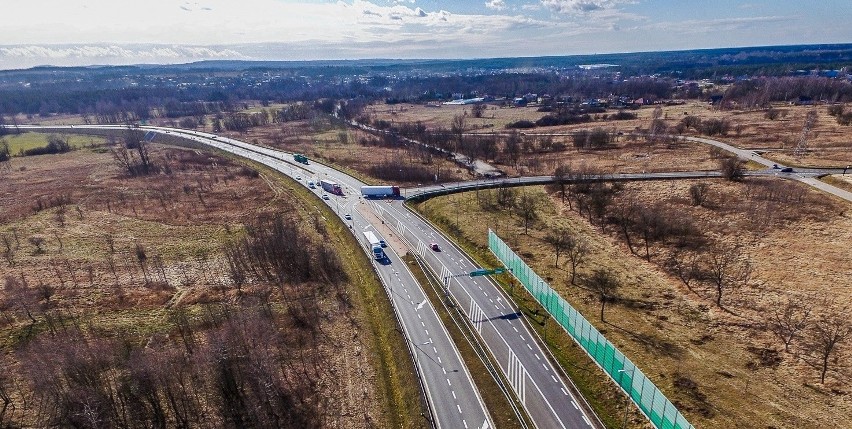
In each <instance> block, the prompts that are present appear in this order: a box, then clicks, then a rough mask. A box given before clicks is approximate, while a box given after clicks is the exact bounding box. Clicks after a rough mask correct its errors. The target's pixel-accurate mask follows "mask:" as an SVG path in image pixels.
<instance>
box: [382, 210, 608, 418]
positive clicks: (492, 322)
mask: <svg viewBox="0 0 852 429" xmlns="http://www.w3.org/2000/svg"><path fill="white" fill-rule="evenodd" d="M371 204H372V205H373V207H374V209H375V210H376V211H377V212H378V213H380V215H381V216H382V217H383V218H384V219H385V221H386V222H387V223H389V224H391V226H393V227H394V228H396V230H397V232H398V233H399V234H401V235H402V236H403V237H404V238H405V239H406V240H407V241H408V242H409V243H410V245H411V246H412V248H413V249H414V251H415V252H417V254H418V255H420V256H421V257H422V258H423V259H424V260H425V261H426V264H427V265H429V266H430V267H431V268H432V270H433V271H434V272H436V273H439V275H440V278H441V279H442V280H443V281H444V283H445V285H446V286H447V287H448V291H449V293H450V295H452V297H453V298H454V299H455V301H456V302H457V303H458V305H459V307H460V309H461V310H462V311H463V312H464V313H465V314H466V315H467V317H468V318H469V320H470V321H471V323H472V324H473V326H474V328H475V330H476V331H477V332H478V333H479V335H480V336H481V338H482V339H483V341H484V342H485V344H486V345H487V347H488V349H489V350H490V351H491V353H492V355H493V356H494V357H495V359H496V360H497V361H498V363H499V366H500V369H501V370H502V371H503V374H504V376H505V377H506V379H508V380H509V384H510V385H511V387H512V389H513V390H514V392H515V394H516V395H517V397H518V399H519V400H520V402H521V403H522V404H523V406H524V408H525V409H526V410H527V413H528V414H529V415H530V417H531V419H532V420H533V421H534V422H535V424H536V426H538V427H539V428H584V427H597V425H596V424H595V423H593V422H595V420H593V419H596V417H594V416H591V417H590V416H589V414H587V413H586V412H585V411H584V403H583V402H581V401H582V399H578V398H577V397H576V396H574V394H573V392H572V388H571V386H569V385H568V384H567V383H566V381H565V379H564V374H562V372H561V371H560V370H558V369H557V368H556V367H554V366H553V364H552V363H551V362H550V360H549V359H548V356H549V355H548V354H547V352H546V351H545V350H544V349H543V348H542V347H541V346H540V345H539V343H538V342H537V341H536V337H535V335H534V334H533V333H532V332H531V331H530V330H529V328H528V327H527V325H526V323H525V321H524V319H523V317H522V315H521V313H520V311H519V310H518V309H516V308H515V307H513V305H512V304H511V300H510V299H508V298H507V297H506V295H504V294H503V292H502V290H501V289H500V287H499V286H497V285H496V284H494V283H493V282H492V281H491V280H490V279H489V278H488V277H476V278H472V277H469V276H468V275H467V274H468V273H470V272H471V271H473V270H475V269H478V268H480V267H478V266H477V265H476V264H475V263H474V262H473V261H472V260H471V259H470V258H468V257H467V255H466V254H465V253H464V252H463V251H462V250H461V249H459V248H457V247H456V246H455V245H454V244H453V243H452V242H451V241H449V240H448V239H446V237H444V236H443V235H442V234H440V233H439V232H438V231H436V230H435V229H434V228H433V227H432V226H431V225H430V224H429V223H428V222H426V221H425V220H424V219H422V218H421V217H419V216H418V215H416V214H414V213H412V212H411V211H410V210H408V208H407V207H405V205H404V204H403V202H402V201H398V200H397V201H393V202H391V203H388V202H383V201H382V202H372V203H371ZM431 243H437V244H438V246H439V249H440V250H439V251H435V250H432V249H431V248H430V244H431Z"/></svg>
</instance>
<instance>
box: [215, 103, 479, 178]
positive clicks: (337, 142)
mask: <svg viewBox="0 0 852 429" xmlns="http://www.w3.org/2000/svg"><path fill="white" fill-rule="evenodd" d="M223 135H228V136H230V137H233V138H236V139H241V140H243V141H247V142H251V143H256V144H262V145H266V146H270V147H274V148H278V149H282V150H286V151H291V152H297V153H303V154H305V155H306V156H307V157H308V158H311V159H316V160H319V161H320V162H323V163H326V164H329V165H332V166H334V167H335V168H338V169H340V170H342V171H346V172H347V173H349V174H351V175H353V176H355V177H358V178H359V179H360V180H362V181H364V182H366V183H370V184H382V183H393V184H396V185H400V186H415V185H417V184H418V183H422V182H424V180H411V179H409V180H406V179H404V178H403V179H400V180H397V179H383V178H381V177H377V175H376V174H375V173H374V172H373V171H371V169H373V168H375V167H376V166H379V165H382V164H387V165H389V166H392V167H388V168H391V169H395V168H399V169H401V170H403V171H405V170H407V169H408V168H412V167H414V168H422V169H423V170H424V171H426V172H428V173H429V176H430V179H429V180H430V181H434V176H435V175H437V176H438V181H439V182H452V181H458V180H466V179H469V178H472V177H471V176H470V175H469V174H468V172H467V170H465V169H463V168H461V167H460V166H458V165H457V164H455V163H453V162H452V161H449V160H447V159H444V158H442V157H440V156H436V155H429V154H427V153H424V151H422V150H421V149H420V148H419V147H409V146H394V147H389V146H383V145H363V144H360V143H359V142H360V141H362V140H363V139H369V138H371V137H373V136H371V135H370V134H368V133H366V132H363V131H360V130H354V129H351V128H346V127H341V126H336V125H333V124H331V123H329V122H328V120H326V119H318V120H313V121H293V122H286V123H283V124H273V125H269V126H266V127H255V128H252V129H251V130H250V131H248V132H247V133H245V134H239V133H228V132H225V133H223Z"/></svg>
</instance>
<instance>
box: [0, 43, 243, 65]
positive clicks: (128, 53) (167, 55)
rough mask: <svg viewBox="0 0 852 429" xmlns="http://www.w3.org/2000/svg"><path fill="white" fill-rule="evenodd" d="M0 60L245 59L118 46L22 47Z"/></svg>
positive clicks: (218, 52)
mask: <svg viewBox="0 0 852 429" xmlns="http://www.w3.org/2000/svg"><path fill="white" fill-rule="evenodd" d="M0 57H4V58H7V59H9V58H12V59H35V60H43V61H47V62H49V61H51V60H83V61H89V64H91V63H92V62H93V61H94V62H97V61H100V60H105V59H127V60H132V61H137V62H138V61H144V60H146V59H158V60H163V59H181V60H187V59H189V60H193V59H194V60H199V59H213V58H230V59H241V58H246V57H245V56H244V55H242V54H240V53H239V52H237V51H235V50H233V49H228V48H223V49H215V48H210V47H204V46H146V47H140V48H130V47H124V46H118V45H80V46H56V45H53V46H52V45H47V46H43V45H26V46H4V47H0Z"/></svg>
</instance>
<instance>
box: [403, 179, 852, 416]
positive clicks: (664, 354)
mask: <svg viewBox="0 0 852 429" xmlns="http://www.w3.org/2000/svg"><path fill="white" fill-rule="evenodd" d="M698 183H704V184H705V185H706V186H707V193H708V197H707V201H706V202H705V204H704V206H693V205H691V204H690V196H689V192H690V191H689V189H690V187H691V186H692V185H695V184H698ZM781 186H782V188H784V189H787V190H788V192H789V193H787V194H784V195H786V196H784V197H779V196H778V189H779V188H778V187H777V186H774V185H773V184H772V182H769V181H763V180H749V181H746V182H744V183H733V182H724V181H721V180H711V181H704V182H699V181H665V182H643V183H632V184H626V185H625V186H624V188H623V189H622V190H620V191H619V194H618V196H617V197H616V198H617V200H621V201H623V200H626V199H634V200H635V201H640V202H646V203H649V204H655V203H656V204H658V207H661V209H660V210H663V211H664V213H668V216H675V217H676V218H678V219H684V218H685V219H688V221H689V222H691V223H692V224H693V225H694V226H695V227H696V228H697V230H698V231H701V235H702V236H703V237H704V240H706V241H707V243H706V244H705V245H704V246H703V247H702V248H701V250H699V251H698V252H697V253H699V254H702V255H704V256H706V255H707V254H709V253H710V252H711V250H710V249H711V247H712V246H726V245H734V244H736V245H738V246H739V247H738V249H739V251H740V252H742V255H741V256H742V259H745V260H749V261H751V266H752V267H753V272H752V275H751V278H750V281H749V282H748V284H747V285H745V286H742V287H739V288H736V289H733V290H731V291H730V292H726V295H725V297H724V300H723V305H724V308H723V309H720V308H719V307H717V306H716V305H715V301H714V300H715V290H714V289H713V288H712V287H711V285H710V283H709V282H708V281H706V280H705V281H700V280H693V281H692V282H691V283H690V287H686V286H685V285H684V283H683V282H681V281H680V280H679V279H678V277H677V276H675V275H673V274H672V272H671V271H670V270H668V269H666V262H667V261H668V260H669V256H670V255H672V253H673V252H675V247H673V246H672V244H671V243H668V244H663V243H660V242H651V244H650V246H649V250H648V254H649V255H650V257H649V259H650V260H648V259H646V257H645V256H646V254H645V249H644V246H643V243H642V240H641V239H640V238H638V237H634V241H633V247H634V250H635V252H636V253H632V252H631V251H630V250H628V247H627V245H626V244H625V240H624V239H623V236H622V235H621V233H620V232H619V230H618V228H617V226H615V225H612V224H609V225H605V226H604V227H603V230H602V227H601V226H600V225H599V224H598V223H590V222H589V219H588V217H587V216H586V215H585V214H584V215H582V216H580V215H578V214H577V212H576V211H573V210H570V209H569V207H568V205H567V204H563V203H562V202H561V197H560V196H559V194H558V192H557V191H556V190H554V189H549V188H547V189H546V188H542V187H536V188H525V189H523V190H521V189H519V190H518V191H517V192H518V193H519V195H520V193H524V192H526V193H529V194H530V195H532V196H533V198H534V200H535V201H538V202H537V203H536V204H537V205H538V207H539V208H538V216H539V219H538V220H537V221H535V222H534V223H533V225H532V226H531V228H530V229H529V233H528V234H524V227H523V226H522V222H521V219H520V215H519V214H518V213H517V212H515V211H513V210H512V211H510V210H494V209H492V208H490V206H489V205H488V204H483V203H480V202H478V201H486V200H488V199H491V200H492V201H493V199H494V198H496V197H497V196H496V195H497V191H496V190H495V191H490V192H489V191H480V193H479V195H477V193H473V192H471V193H465V194H459V195H450V196H444V197H438V198H434V199H431V200H428V201H426V202H425V203H421V204H420V205H418V209H419V210H420V211H421V212H423V213H424V214H426V215H427V216H429V217H430V218H431V219H432V220H433V221H436V222H437V223H438V224H439V225H442V226H443V227H444V229H445V230H447V231H456V232H455V235H456V238H457V239H459V240H461V241H462V242H465V243H472V244H473V245H475V246H476V248H477V249H479V251H480V253H482V254H484V253H485V252H486V251H484V250H483V249H485V248H486V245H487V243H486V231H487V228H488V227H490V228H492V229H495V230H496V231H497V233H498V234H499V235H501V236H502V237H503V238H504V240H506V241H507V243H508V244H509V245H511V246H513V248H514V249H515V250H516V252H518V253H519V254H520V255H522V256H523V257H524V259H525V260H526V262H527V263H528V264H530V265H531V266H532V267H533V268H534V269H535V270H536V271H537V272H538V273H539V274H540V275H541V276H542V277H544V278H546V279H547V280H548V281H549V283H550V284H551V285H552V286H553V287H554V288H555V289H556V290H558V291H559V292H560V294H561V295H562V296H563V297H565V298H566V299H567V300H568V301H569V302H571V303H572V305H574V306H575V307H576V308H578V309H579V310H580V311H581V312H582V313H583V314H584V315H585V316H586V317H587V319H589V320H590V321H591V322H592V323H594V324H595V325H596V327H597V328H598V329H600V330H601V332H604V333H605V335H606V336H607V337H608V338H609V339H610V340H611V341H613V343H615V344H616V345H617V346H618V347H619V348H620V349H621V350H622V351H623V352H624V353H625V354H626V355H627V356H628V357H630V358H631V359H632V360H633V361H634V362H636V363H637V365H638V366H639V367H640V368H642V370H643V372H644V373H646V374H647V375H648V376H649V377H650V378H651V379H652V380H653V381H654V382H655V383H656V384H657V386H658V387H660V388H661V389H662V390H663V391H664V392H666V394H667V396H668V397H669V398H670V399H672V400H673V401H674V402H675V403H676V404H678V406H679V408H680V409H681V411H683V412H684V413H685V414H686V416H687V417H688V418H689V420H690V422H691V423H692V424H694V425H695V426H696V427H702V428H704V427H707V428H733V427H742V428H769V427H772V428H802V427H825V428H845V427H849V426H850V424H852V418H850V416H852V392H850V390H849V383H848V380H849V379H850V377H852V371H850V368H852V366H850V352H851V351H852V339H849V338H847V339H846V341H845V342H844V343H843V344H842V345H841V347H840V350H839V352H838V353H837V354H836V355H832V358H831V362H830V363H831V364H830V367H829V372H828V376H827V379H826V382H825V383H821V382H820V371H819V368H818V366H819V365H818V364H819V359H818V357H817V356H816V352H815V349H814V347H813V346H812V345H811V344H810V343H811V342H812V340H813V336H812V333H811V332H810V331H806V332H802V333H800V336H799V337H798V338H797V339H795V340H794V341H793V343H792V344H791V347H790V352H785V351H784V345H783V343H782V342H781V341H780V340H779V339H778V338H777V337H775V336H774V335H773V334H772V333H770V332H769V330H768V329H767V328H766V326H767V323H768V322H769V316H770V315H773V314H776V312H777V311H779V309H780V308H781V307H782V304H783V303H784V302H786V300H787V299H798V300H801V302H802V303H803V305H804V306H806V307H807V308H809V309H810V311H811V315H810V320H811V321H812V322H813V323H814V325H812V327H813V326H815V325H816V324H817V323H818V322H817V320H819V319H820V318H821V317H823V316H826V315H836V314H839V313H838V311H839V309H841V308H843V307H844V306H847V308H846V311H849V308H848V303H849V302H850V300H852V282H851V281H850V279H852V264H850V253H849V249H850V248H852V210H850V209H849V206H848V204H846V203H842V202H839V201H835V200H833V199H829V198H828V197H826V196H824V195H822V194H820V193H818V192H816V191H812V190H810V189H809V188H806V187H804V186H803V185H800V184H797V183H793V182H783V184H781ZM785 198H790V199H791V200H790V201H782V200H783V199H785ZM793 200H795V201H793ZM558 227H562V228H566V229H567V230H568V231H570V233H571V234H572V235H574V236H577V237H582V238H583V239H584V240H585V241H586V242H587V244H588V248H589V249H590V250H589V253H588V257H587V259H586V262H585V263H583V264H582V265H580V267H579V269H578V274H577V279H578V280H577V282H576V283H577V285H572V284H571V280H570V279H571V268H570V264H569V263H567V257H566V256H565V255H564V254H563V255H562V257H561V259H560V265H559V267H555V266H554V261H555V255H554V253H553V248H552V246H551V245H549V244H547V242H546V237H547V235H548V233H549V232H550V231H552V230H554V229H556V228H558ZM725 248H726V249H730V248H733V247H725ZM702 261H703V259H702ZM596 269H602V270H605V271H607V272H609V273H611V274H613V275H614V276H615V278H616V280H617V282H618V283H619V284H620V287H619V288H618V292H617V296H618V298H617V300H616V301H615V302H614V303H612V304H609V305H607V307H606V322H601V320H600V318H599V316H598V314H599V312H600V303H599V302H598V298H597V296H596V295H595V294H594V293H593V292H592V291H591V290H590V289H589V288H588V284H589V283H588V281H589V280H588V279H589V278H590V276H591V274H592V273H593V272H594V271H595V270H596ZM847 316H848V315H847ZM847 322H848V319H847ZM634 423H635V424H637V425H640V424H641V420H634ZM637 427H638V426H637Z"/></svg>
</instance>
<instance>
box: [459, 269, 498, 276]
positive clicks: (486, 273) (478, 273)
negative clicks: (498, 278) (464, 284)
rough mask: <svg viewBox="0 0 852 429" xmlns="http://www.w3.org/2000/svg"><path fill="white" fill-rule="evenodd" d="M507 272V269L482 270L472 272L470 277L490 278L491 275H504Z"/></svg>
mask: <svg viewBox="0 0 852 429" xmlns="http://www.w3.org/2000/svg"><path fill="white" fill-rule="evenodd" d="M505 272H506V269H505V268H495V269H493V270H486V269H485V268H481V269H478V270H476V271H471V272H470V274H468V275H469V276H471V277H478V276H490V275H493V274H503V273H505Z"/></svg>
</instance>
